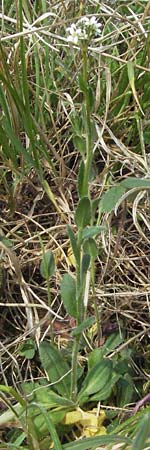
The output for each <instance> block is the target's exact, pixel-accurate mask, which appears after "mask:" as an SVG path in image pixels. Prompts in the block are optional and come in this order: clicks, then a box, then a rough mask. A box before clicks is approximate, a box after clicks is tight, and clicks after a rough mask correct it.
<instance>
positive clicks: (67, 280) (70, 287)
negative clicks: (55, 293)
mask: <svg viewBox="0 0 150 450" xmlns="http://www.w3.org/2000/svg"><path fill="white" fill-rule="evenodd" d="M61 298H62V301H63V304H64V307H65V309H66V311H67V313H68V314H70V315H71V316H72V317H75V319H76V318H77V305H76V282H75V279H74V278H73V277H72V276H71V275H70V274H69V273H66V274H65V275H64V276H63V278H62V282H61Z"/></svg>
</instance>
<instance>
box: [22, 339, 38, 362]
mask: <svg viewBox="0 0 150 450" xmlns="http://www.w3.org/2000/svg"><path fill="white" fill-rule="evenodd" d="M35 352H36V343H35V342H34V341H33V339H27V340H26V341H25V342H23V344H21V345H20V347H19V350H18V353H19V355H20V356H24V357H25V358H27V359H32V358H33V357H34V355H35Z"/></svg>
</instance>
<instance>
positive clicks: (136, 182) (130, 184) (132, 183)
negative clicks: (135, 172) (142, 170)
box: [120, 177, 150, 189]
mask: <svg viewBox="0 0 150 450" xmlns="http://www.w3.org/2000/svg"><path fill="white" fill-rule="evenodd" d="M120 184H121V186H123V187H124V188H125V189H133V188H137V189H140V188H141V189H150V179H149V178H135V177H129V178H125V179H124V180H123V181H121V183H120Z"/></svg>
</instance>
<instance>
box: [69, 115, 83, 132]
mask: <svg viewBox="0 0 150 450" xmlns="http://www.w3.org/2000/svg"><path fill="white" fill-rule="evenodd" d="M70 120H71V123H72V128H73V130H74V132H75V134H77V135H78V136H80V135H81V133H82V119H81V117H79V114H78V112H76V111H75V110H74V111H72V112H71V113H70Z"/></svg>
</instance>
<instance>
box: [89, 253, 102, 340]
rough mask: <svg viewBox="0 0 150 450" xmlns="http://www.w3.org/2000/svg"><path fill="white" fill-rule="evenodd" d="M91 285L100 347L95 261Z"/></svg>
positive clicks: (92, 265)
mask: <svg viewBox="0 0 150 450" xmlns="http://www.w3.org/2000/svg"><path fill="white" fill-rule="evenodd" d="M91 284H92V294H93V296H92V297H93V301H94V310H95V317H96V324H97V340H98V347H99V346H100V339H101V326H100V317H99V312H98V307H97V302H96V297H95V266H94V260H93V259H92V260H91Z"/></svg>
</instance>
